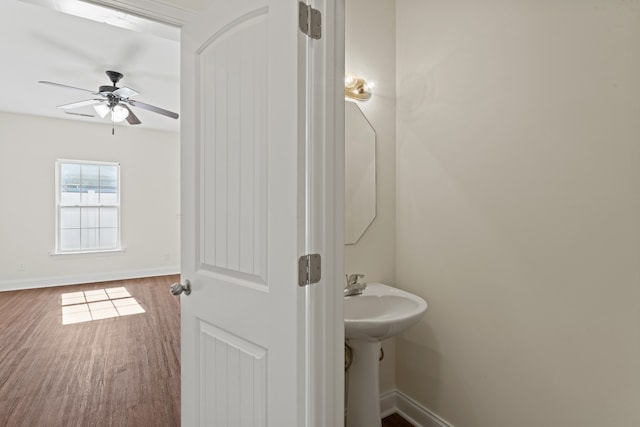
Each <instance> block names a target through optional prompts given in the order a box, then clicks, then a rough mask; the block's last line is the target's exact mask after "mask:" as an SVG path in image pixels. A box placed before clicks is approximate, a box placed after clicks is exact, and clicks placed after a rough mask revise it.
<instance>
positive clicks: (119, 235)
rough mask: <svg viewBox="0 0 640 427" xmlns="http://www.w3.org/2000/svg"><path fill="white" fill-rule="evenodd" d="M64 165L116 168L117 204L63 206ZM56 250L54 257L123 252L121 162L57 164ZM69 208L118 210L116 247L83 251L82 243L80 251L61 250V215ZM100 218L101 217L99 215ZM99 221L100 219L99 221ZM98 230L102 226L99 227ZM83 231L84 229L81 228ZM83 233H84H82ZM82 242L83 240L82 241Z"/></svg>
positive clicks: (65, 160) (88, 161)
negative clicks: (63, 210)
mask: <svg viewBox="0 0 640 427" xmlns="http://www.w3.org/2000/svg"><path fill="white" fill-rule="evenodd" d="M63 164H76V165H80V167H82V166H115V167H116V170H117V174H116V194H117V197H116V202H115V203H97V204H90V205H89V204H82V203H79V204H64V205H63V204H62V201H61V198H62V187H61V185H62V182H61V179H62V177H61V175H62V165H63ZM55 186H56V187H55V249H54V251H53V253H52V255H70V254H90V253H105V252H121V251H122V250H123V248H122V205H121V199H122V194H121V189H122V183H121V170H120V163H119V162H104V161H95V160H70V159H58V160H56V163H55ZM67 207H77V208H98V209H99V208H102V207H108V208H116V211H117V214H116V221H117V227H116V228H117V232H116V240H117V241H116V245H115V247H113V248H108V249H101V248H91V249H82V243H80V246H81V247H80V248H79V249H71V250H63V249H61V247H60V245H61V240H62V239H61V233H62V228H61V225H62V224H61V214H62V208H67ZM98 217H99V215H98ZM98 221H99V219H98ZM97 228H98V230H99V229H100V226H99V225H98V227H97ZM80 230H82V228H80ZM81 233H82V232H81ZM81 242H82V240H81Z"/></svg>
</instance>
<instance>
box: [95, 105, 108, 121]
mask: <svg viewBox="0 0 640 427" xmlns="http://www.w3.org/2000/svg"><path fill="white" fill-rule="evenodd" d="M93 109H94V110H96V113H98V115H99V116H100V117H101V118H103V119H104V118H105V117H106V116H107V114H109V112H110V111H111V108H109V106H108V105H105V104H98V105H94V106H93Z"/></svg>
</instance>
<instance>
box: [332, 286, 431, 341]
mask: <svg viewBox="0 0 640 427" xmlns="http://www.w3.org/2000/svg"><path fill="white" fill-rule="evenodd" d="M425 311H427V302H426V301H425V300H423V299H422V298H420V297H419V296H417V295H413V294H412V293H409V292H406V291H403V290H402V289H397V288H394V287H391V286H387V285H384V284H382V283H369V284H367V288H366V289H365V290H364V292H363V293H362V295H355V296H351V297H346V298H345V300H344V332H345V338H347V339H359V340H365V341H382V340H384V339H387V338H390V337H392V336H394V335H397V334H399V333H400V332H402V331H404V330H406V329H407V328H409V327H410V326H412V325H414V324H415V323H416V322H417V321H418V320H419V319H420V318H421V317H422V315H423V314H424V313H425Z"/></svg>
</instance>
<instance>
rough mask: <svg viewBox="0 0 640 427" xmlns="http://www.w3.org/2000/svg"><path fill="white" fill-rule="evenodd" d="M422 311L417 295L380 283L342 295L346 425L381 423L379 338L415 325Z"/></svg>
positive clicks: (368, 426)
mask: <svg viewBox="0 0 640 427" xmlns="http://www.w3.org/2000/svg"><path fill="white" fill-rule="evenodd" d="M425 311H427V303H426V301H425V300H423V299H422V298H420V297H419V296H416V295H413V294H411V293H409V292H406V291H403V290H401V289H397V288H393V287H391V286H387V285H384V284H382V283H369V284H368V285H367V288H366V289H365V290H364V292H363V293H362V295H355V296H351V297H346V298H345V301H344V329H345V338H346V339H347V342H348V344H349V346H350V347H351V349H352V350H353V359H352V364H351V367H350V368H349V373H348V375H349V392H348V397H347V427H380V425H381V422H380V385H379V384H380V380H379V372H378V367H379V357H380V342H381V341H382V340H384V339H387V338H390V337H392V336H394V335H397V334H399V333H400V332H402V331H404V330H406V329H407V328H409V327H411V326H412V325H414V324H415V323H416V322H418V320H420V318H421V317H422V316H423V315H424V313H425Z"/></svg>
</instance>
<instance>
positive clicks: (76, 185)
mask: <svg viewBox="0 0 640 427" xmlns="http://www.w3.org/2000/svg"><path fill="white" fill-rule="evenodd" d="M80 190H81V188H80V165H77V164H74V163H61V164H60V202H61V203H62V204H63V205H64V204H67V205H69V204H78V203H80Z"/></svg>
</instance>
